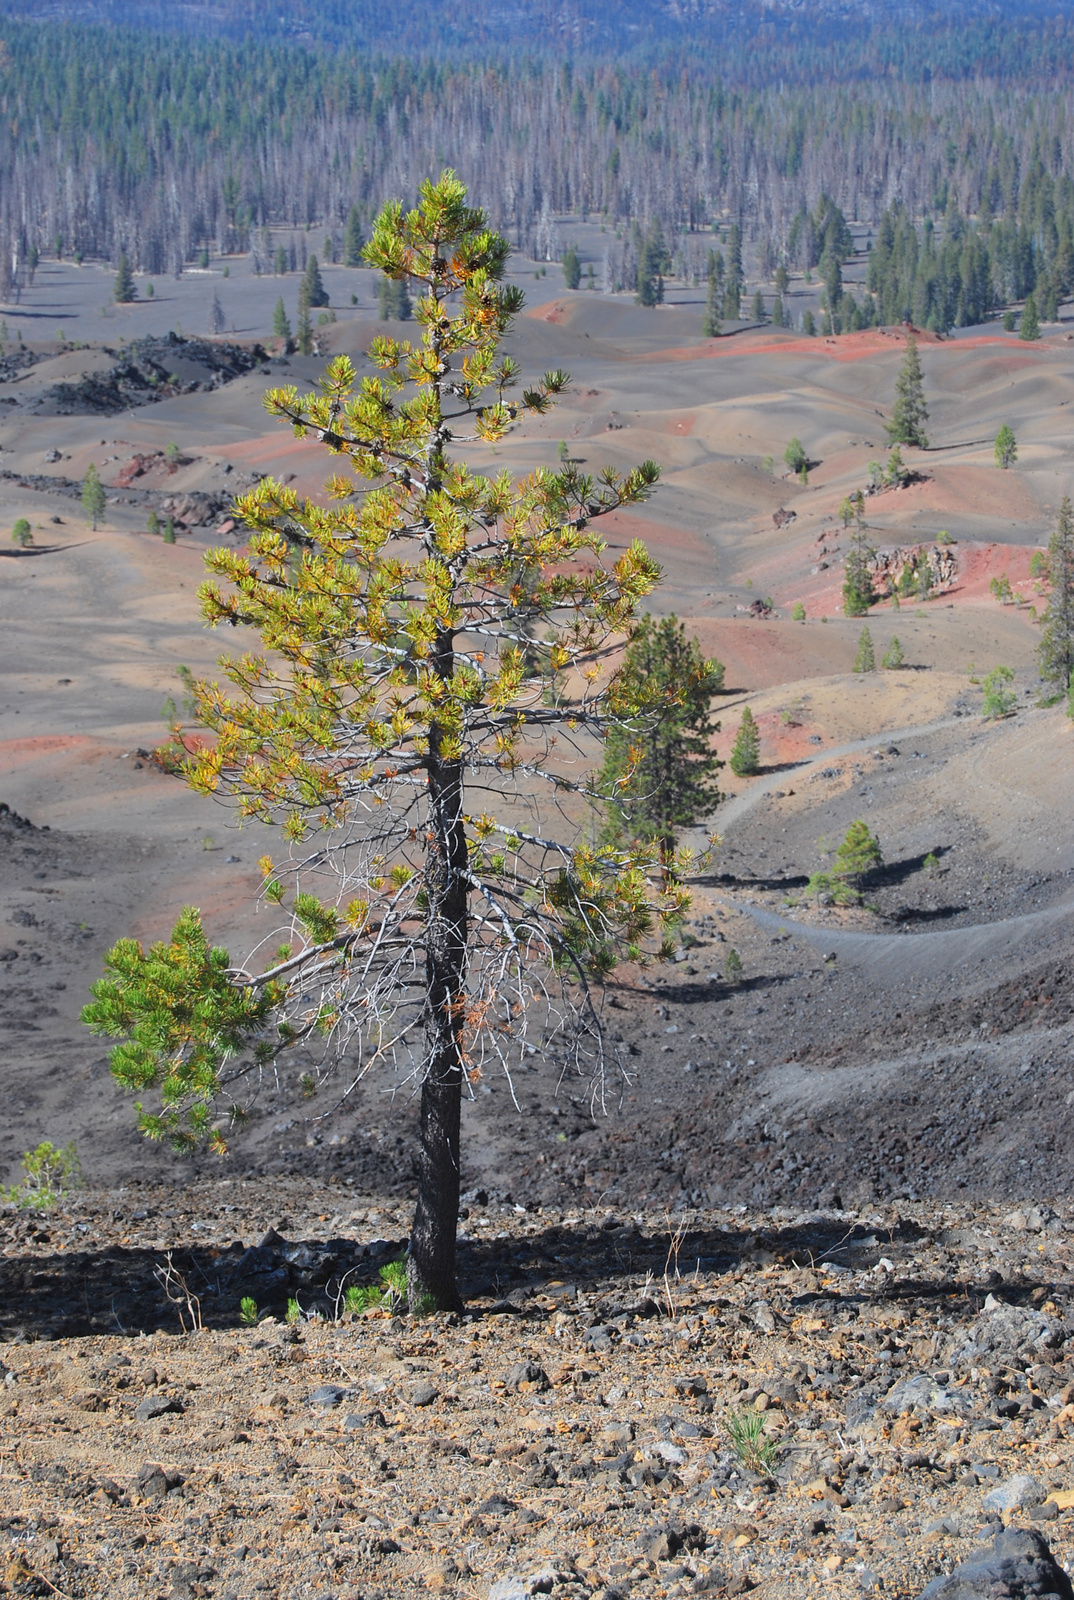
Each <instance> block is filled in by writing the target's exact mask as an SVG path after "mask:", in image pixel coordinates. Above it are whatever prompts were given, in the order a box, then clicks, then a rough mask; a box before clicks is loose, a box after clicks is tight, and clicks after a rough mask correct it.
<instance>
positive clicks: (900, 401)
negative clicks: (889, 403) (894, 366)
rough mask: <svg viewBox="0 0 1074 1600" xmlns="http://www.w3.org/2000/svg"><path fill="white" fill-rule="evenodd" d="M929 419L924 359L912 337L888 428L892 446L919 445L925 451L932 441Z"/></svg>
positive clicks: (896, 386)
mask: <svg viewBox="0 0 1074 1600" xmlns="http://www.w3.org/2000/svg"><path fill="white" fill-rule="evenodd" d="M928 420H929V408H928V406H927V405H926V404H925V386H924V381H923V378H922V373H921V357H920V356H919V355H918V353H917V340H916V339H915V338H914V336H913V334H911V335H910V337H909V338H908V339H907V341H906V355H905V356H904V358H903V363H902V367H901V369H900V371H899V376H898V377H897V378H896V380H895V407H894V410H893V411H892V413H891V421H890V422H889V423H888V425H887V433H888V438H889V439H890V441H891V443H892V444H910V445H917V446H918V447H919V448H920V449H922V450H924V449H925V448H926V447H927V445H928V442H929V441H928V436H927V434H926V433H925V424H926V423H927V422H928Z"/></svg>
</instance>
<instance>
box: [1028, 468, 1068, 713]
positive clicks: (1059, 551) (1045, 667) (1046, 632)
mask: <svg viewBox="0 0 1074 1600" xmlns="http://www.w3.org/2000/svg"><path fill="white" fill-rule="evenodd" d="M1048 581H1049V583H1050V584H1051V593H1050V594H1049V596H1048V605H1047V608H1046V610H1045V612H1044V616H1043V617H1042V619H1041V624H1042V627H1041V638H1040V644H1039V645H1038V647H1037V661H1038V663H1039V667H1040V675H1041V678H1042V679H1043V681H1044V682H1045V683H1047V684H1049V685H1050V686H1051V688H1052V689H1053V690H1054V691H1055V692H1056V693H1059V692H1062V693H1066V692H1067V691H1069V689H1070V687H1071V683H1072V682H1074V512H1072V510H1071V505H1070V500H1069V498H1068V497H1067V496H1064V498H1063V503H1062V505H1061V506H1060V507H1059V521H1058V523H1057V524H1056V529H1055V532H1054V533H1053V534H1052V537H1051V539H1050V540H1049V542H1048Z"/></svg>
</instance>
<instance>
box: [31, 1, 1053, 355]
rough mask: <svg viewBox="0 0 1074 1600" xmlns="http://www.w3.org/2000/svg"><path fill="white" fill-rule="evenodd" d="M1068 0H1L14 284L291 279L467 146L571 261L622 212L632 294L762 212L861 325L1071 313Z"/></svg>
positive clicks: (493, 205) (845, 321)
mask: <svg viewBox="0 0 1074 1600" xmlns="http://www.w3.org/2000/svg"><path fill="white" fill-rule="evenodd" d="M1067 9H1068V8H1062V9H1056V10H1053V11H1049V10H1048V9H1047V8H1044V7H1039V6H1038V7H1025V8H1023V9H1021V10H1017V9H1015V10H1008V12H1007V13H1006V14H1005V15H1003V16H997V15H991V14H985V13H983V12H982V13H978V12H977V11H975V10H974V8H973V7H967V8H966V9H964V10H963V11H962V12H961V13H955V14H953V13H952V12H951V11H950V10H943V11H939V10H933V9H931V8H929V7H919V8H918V10H917V14H916V21H915V25H914V26H913V27H908V26H907V25H906V16H905V14H903V13H901V12H900V13H898V14H897V13H896V12H895V9H894V7H886V6H884V5H880V6H877V7H874V8H873V11H872V13H871V14H868V15H867V14H865V13H864V11H863V12H862V13H861V14H859V15H857V16H854V15H847V14H846V12H845V8H844V10H843V11H842V12H836V11H834V10H833V11H831V12H829V11H828V10H826V9H825V7H824V6H823V5H820V6H815V7H813V8H811V9H807V10H795V11H794V12H793V13H785V12H783V11H781V10H779V9H778V8H773V7H767V8H763V9H762V8H760V7H757V8H751V7H750V6H745V7H743V8H738V9H736V11H735V12H734V14H732V13H731V12H730V11H728V10H726V9H724V8H720V7H717V6H715V5H712V4H706V3H705V0H697V3H696V4H695V5H693V6H691V7H682V6H677V7H669V6H665V7H658V8H648V9H646V8H643V7H641V6H640V5H638V4H637V3H636V0H619V3H618V4H612V5H602V6H600V7H598V6H597V5H596V4H595V3H592V4H591V3H589V0H585V3H582V0H579V3H578V4H576V5H573V6H571V5H566V6H558V5H557V6H556V7H551V6H546V5H544V4H543V3H541V0H519V3H518V4H517V5H516V6H514V7H513V8H512V7H511V6H506V7H503V8H498V9H497V10H496V11H495V12H493V11H492V10H491V9H489V10H487V11H485V9H484V8H482V16H483V20H481V22H480V25H479V24H477V23H475V24H474V25H473V28H472V31H467V26H468V25H467V24H466V23H465V22H464V21H463V20H460V19H461V18H462V13H461V12H459V11H458V9H457V8H450V7H448V6H446V5H444V4H441V3H439V0H419V3H416V4H415V5H414V6H412V7H409V8H407V9H406V12H405V14H404V13H402V12H400V13H397V14H395V13H391V12H390V11H389V12H387V13H385V12H383V10H382V9H381V8H377V10H376V11H374V9H373V7H372V4H371V3H368V4H367V0H326V3H325V4H323V5H322V6H320V7H318V8H302V9H300V8H299V7H298V5H297V4H293V3H292V0H281V3H279V4H276V5H274V6H273V7H271V8H254V7H253V6H252V5H250V4H247V3H246V0H219V3H218V4H216V5H213V6H208V5H206V6H198V5H191V6H185V7H173V6H169V7H168V8H167V9H165V8H163V7H160V6H155V5H153V4H151V3H143V4H141V5H137V4H135V5H131V6H124V7H123V8H122V10H121V11H120V10H119V9H118V8H116V7H114V6H112V5H111V4H110V3H109V0H100V3H96V4H93V3H89V0H87V3H85V4H78V3H74V0H71V3H67V4H64V3H62V0H57V3H56V4H55V5H54V6H52V7H50V8H49V9H48V10H47V11H46V15H48V16H55V17H56V18H57V19H59V18H61V17H62V18H63V19H64V20H63V21H62V23H61V22H60V21H58V20H57V21H55V22H49V21H46V22H44V23H42V22H39V21H35V22H34V23H32V24H30V23H28V22H26V21H21V20H18V13H19V10H20V7H19V6H18V5H17V4H13V3H11V0H8V3H6V4H5V3H4V0H0V37H2V40H3V46H4V60H3V63H2V65H0V290H2V292H3V293H5V294H6V295H10V294H12V293H13V292H14V293H17V292H18V289H19V286H20V283H21V281H22V280H23V279H24V277H25V275H26V273H27V272H28V271H29V270H32V265H33V262H34V261H35V260H36V259H37V256H38V255H39V254H51V253H53V252H59V253H62V254H64V255H77V256H79V257H82V258H87V259H103V260H107V261H109V262H111V263H112V264H114V265H115V264H118V262H119V260H120V257H121V255H122V254H124V253H125V254H126V255H127V256H128V258H129V260H130V261H131V262H132V263H133V264H134V265H135V266H136V267H137V268H138V269H140V270H143V271H147V272H150V273H154V274H160V273H163V272H169V271H171V272H178V271H180V270H181V269H182V267H183V265H184V263H187V262H190V261H192V260H193V259H195V257H196V256H197V255H198V254H199V253H200V252H201V251H202V250H203V249H205V248H215V249H219V250H229V251H230V250H251V251H254V252H255V253H259V255H260V256H261V257H262V258H263V262H264V268H265V270H271V265H272V242H271V240H270V239H269V238H268V237H267V232H268V230H270V229H271V228H273V227H282V226H288V227H290V226H295V225H299V226H301V225H304V224H307V223H310V224H314V223H315V224H317V225H318V227H322V226H323V227H324V228H326V229H327V230H329V231H330V232H334V233H335V234H337V235H338V236H339V237H342V234H343V230H344V229H345V226H346V222H347V219H348V217H349V216H350V215H351V213H352V208H357V214H358V216H359V217H360V218H361V219H362V220H363V221H365V222H368V220H369V219H371V218H372V216H373V215H374V214H375V213H376V211H377V210H378V208H379V207H380V205H381V204H382V203H383V202H384V200H385V199H386V198H389V197H391V196H399V197H401V198H402V199H403V200H404V201H409V200H410V199H411V198H412V197H413V195H414V193H415V191H416V189H417V185H418V183H419V182H420V181H421V179H422V177H423V176H424V175H425V174H426V173H427V172H429V171H434V170H437V169H438V168H439V167H440V166H441V165H442V164H444V163H445V162H450V163H452V164H454V165H455V166H456V167H457V168H458V170H459V172H460V176H461V177H462V178H463V179H464V181H465V182H466V183H467V185H468V187H469V189H470V192H471V194H472V195H473V196H474V198H475V200H477V201H479V202H480V203H481V204H482V205H484V206H485V207H486V209H487V210H488V212H489V216H490V221H491V223H492V225H493V226H494V227H496V228H497V229H499V230H501V231H502V232H504V233H505V234H507V235H508V236H509V237H510V238H511V239H512V241H513V242H514V243H515V244H516V245H517V246H519V247H520V248H522V249H525V250H526V251H528V252H529V253H531V254H536V255H540V256H542V257H545V258H551V257H553V256H555V255H558V254H559V253H560V249H561V242H560V240H559V238H558V235H557V233H556V229H555V225H554V221H553V219H554V217H555V216H556V215H557V214H558V215H563V214H565V213H573V214H576V215H581V216H585V217H594V216H596V217H599V218H600V219H601V220H603V221H605V222H606V223H607V225H608V258H609V259H608V260H607V261H606V262H605V264H604V271H603V273H602V280H603V282H604V283H605V286H608V287H610V286H611V285H612V284H613V283H622V284H624V285H627V286H630V287H633V285H634V278H635V277H636V274H637V256H638V253H639V249H640V246H639V242H638V241H639V239H640V238H641V236H642V235H641V232H640V230H649V229H651V228H652V227H653V226H654V225H656V224H659V226H660V228H661V230H662V231H663V234H664V235H665V237H666V238H667V240H668V250H669V262H670V263H671V265H672V266H673V268H674V270H678V271H680V272H686V273H687V275H693V276H697V275H698V273H699V272H700V271H703V270H704V268H703V266H702V263H703V261H704V255H705V251H704V248H703V239H700V238H699V239H697V248H695V249H692V250H688V249H686V248H685V244H684V241H685V242H689V241H690V240H691V238H692V237H693V236H699V235H700V236H708V242H709V243H711V242H712V239H711V232H710V230H711V229H712V227H713V225H714V223H720V224H723V225H726V224H729V223H731V222H735V223H737V224H738V225H739V226H740V229H741V236H742V239H743V240H744V241H745V242H746V243H747V244H748V245H749V247H750V249H751V252H753V253H754V254H755V255H756V258H757V259H758V260H759V262H760V266H761V273H762V276H768V275H770V273H771V272H773V271H774V270H775V266H776V264H777V263H778V262H784V263H785V264H786V265H787V266H788V267H790V268H792V269H793V268H795V267H799V268H802V267H814V266H820V267H821V269H822V275H823V276H824V278H825V283H826V284H827V285H828V288H829V302H830V308H831V312H832V317H833V325H834V326H836V327H839V326H854V325H860V323H861V322H863V321H864V322H868V321H872V320H877V319H879V320H882V321H894V320H898V319H899V318H901V317H903V316H912V317H913V319H914V320H915V321H916V322H920V323H922V324H927V325H932V326H934V327H937V328H940V329H944V328H947V327H950V326H952V325H954V324H957V323H960V322H971V321H977V320H980V318H981V317H982V316H986V315H988V314H989V313H990V312H991V311H992V310H993V309H994V308H995V306H996V305H998V304H1001V303H1004V302H1005V301H1007V300H1010V299H1012V298H1020V297H1022V296H1024V295H1026V294H1028V293H1029V292H1031V291H1036V293H1037V295H1038V298H1039V299H1040V300H1041V301H1042V302H1043V307H1044V314H1045V315H1047V307H1048V306H1050V305H1051V304H1053V303H1055V302H1056V299H1057V297H1058V298H1062V296H1063V295H1065V294H1066V293H1068V292H1069V291H1070V289H1071V286H1072V263H1071V259H1070V257H1071V250H1072V248H1074V247H1072V243H1071V241H1072V238H1074V141H1072V139H1071V126H1070V124H1071V106H1070V90H1071V85H1072V83H1074V65H1072V63H1074V48H1072V47H1074V18H1072V17H1071V16H1069V15H1068V14H1067ZM22 10H23V14H24V15H25V6H23V8H22ZM269 11H271V13H272V14H271V16H270V15H268V13H269ZM40 14H41V8H39V7H35V15H37V16H40ZM5 16H6V17H7V18H8V20H6V21H3V20H2V19H3V18H4V17H5ZM82 17H89V18H90V19H91V20H90V21H79V20H77V19H79V18H82ZM72 18H73V19H75V20H71V19H72ZM119 18H122V19H123V20H124V21H125V22H127V23H130V22H131V21H132V20H133V21H135V22H138V23H141V24H143V25H144V26H143V28H142V29H140V30H139V29H137V28H132V27H130V26H126V27H116V26H112V25H111V23H112V22H113V20H117V19H119ZM166 24H167V26H168V28H169V29H170V31H163V30H164V28H165V25H166ZM154 26H157V27H159V28H160V30H161V31H153V28H154ZM296 32H297V33H301V35H302V38H301V39H297V38H296ZM658 35H659V37H658ZM363 41H367V42H368V44H365V43H363ZM328 44H331V45H332V46H333V48H332V49H331V50H329V49H327V48H325V46H326V45H328ZM700 44H706V45H708V46H711V48H708V49H699V48H698V46H699V45H700ZM507 45H511V46H512V47H514V48H513V49H512V50H511V51H510V52H508V50H507V49H506V46H507ZM370 46H372V48H370ZM617 51H619V52H620V53H619V54H617V53H616V52H617ZM1042 84H1043V85H1046V87H1044V88H1042V87H1041V85H1042ZM826 197H830V198H826ZM833 208H834V209H835V210H837V211H838V212H840V213H841V214H842V216H843V217H846V218H850V219H853V220H856V221H858V222H860V223H862V224H864V225H865V226H866V227H867V228H868V229H869V230H870V233H871V234H872V235H874V236H875V234H876V231H877V230H878V229H879V230H880V238H879V241H878V245H877V249H876V250H875V251H874V255H873V261H872V264H871V269H870V288H871V289H872V290H873V297H872V298H867V299H865V300H864V301H856V302H853V303H851V302H850V297H849V296H845V294H844V290H843V285H842V282H841V276H840V275H839V274H837V273H836V272H835V271H834V269H833V262H834V261H835V257H836V255H839V257H840V259H839V262H838V264H839V265H840V266H841V265H842V263H843V262H845V260H846V259H847V250H846V249H845V248H844V249H843V250H842V252H841V254H840V252H833V250H832V249H831V248H828V249H827V261H825V253H826V241H825V238H824V237H823V233H824V230H823V228H821V229H820V234H819V235H818V228H817V226H816V225H815V223H816V219H817V218H818V217H820V218H821V219H822V221H823V218H824V217H825V216H828V215H830V214H831V212H832V210H833Z"/></svg>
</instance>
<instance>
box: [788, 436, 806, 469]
mask: <svg viewBox="0 0 1074 1600" xmlns="http://www.w3.org/2000/svg"><path fill="white" fill-rule="evenodd" d="M783 460H784V462H785V464H786V467H787V471H788V472H801V470H802V468H803V467H805V468H806V469H807V470H808V467H809V458H808V456H807V455H806V453H805V448H804V446H803V444H802V441H801V439H799V438H797V437H796V438H794V439H792V440H791V442H790V444H788V446H787V448H786V450H784V452H783Z"/></svg>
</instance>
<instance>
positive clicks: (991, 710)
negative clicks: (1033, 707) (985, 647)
mask: <svg viewBox="0 0 1074 1600" xmlns="http://www.w3.org/2000/svg"><path fill="white" fill-rule="evenodd" d="M1013 682H1014V672H1013V671H1012V669H1011V668H1010V667H993V668H992V671H991V672H989V673H988V674H987V676H986V677H985V679H984V704H983V705H982V707H981V715H982V717H984V719H985V721H986V722H992V721H997V720H998V719H999V718H1000V717H1009V716H1010V715H1011V714H1012V712H1013V711H1014V708H1015V706H1016V704H1017V702H1018V696H1017V695H1016V694H1015V692H1014V690H1013V689H1011V688H1009V687H1008V685H1010V684H1012V683H1013Z"/></svg>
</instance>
